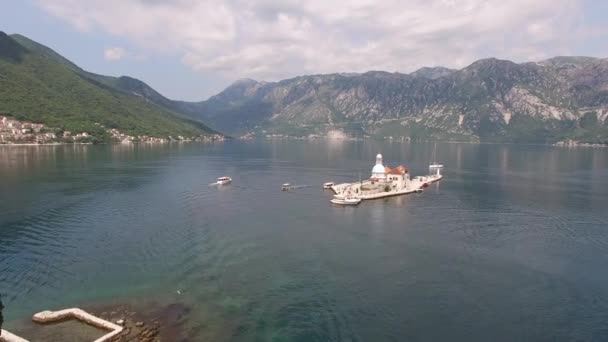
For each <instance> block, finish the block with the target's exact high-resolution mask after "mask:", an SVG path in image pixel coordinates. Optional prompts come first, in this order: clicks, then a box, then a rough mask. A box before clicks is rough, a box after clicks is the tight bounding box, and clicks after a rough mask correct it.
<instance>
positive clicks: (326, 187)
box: [323, 182, 336, 189]
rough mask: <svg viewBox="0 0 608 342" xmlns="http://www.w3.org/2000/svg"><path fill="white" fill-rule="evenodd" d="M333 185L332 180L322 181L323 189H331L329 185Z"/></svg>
mask: <svg viewBox="0 0 608 342" xmlns="http://www.w3.org/2000/svg"><path fill="white" fill-rule="evenodd" d="M334 185H336V183H334V182H325V183H323V189H331V187H332V186H334Z"/></svg>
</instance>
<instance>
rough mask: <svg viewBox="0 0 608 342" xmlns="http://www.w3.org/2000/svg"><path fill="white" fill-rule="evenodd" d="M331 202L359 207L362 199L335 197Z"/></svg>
mask: <svg viewBox="0 0 608 342" xmlns="http://www.w3.org/2000/svg"><path fill="white" fill-rule="evenodd" d="M330 202H331V203H333V204H339V205H358V204H359V203H361V199H360V198H354V197H340V196H334V198H332V200H331V201H330Z"/></svg>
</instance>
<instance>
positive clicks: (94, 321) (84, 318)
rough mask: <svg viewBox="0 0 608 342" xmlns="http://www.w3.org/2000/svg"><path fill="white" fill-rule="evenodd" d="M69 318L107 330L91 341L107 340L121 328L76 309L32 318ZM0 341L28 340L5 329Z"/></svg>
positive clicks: (39, 320)
mask: <svg viewBox="0 0 608 342" xmlns="http://www.w3.org/2000/svg"><path fill="white" fill-rule="evenodd" d="M70 319H76V320H79V321H81V322H83V323H86V324H89V325H92V326H94V327H97V328H100V329H102V330H106V331H109V332H108V333H107V334H105V335H103V336H102V337H100V338H98V339H96V340H95V341H93V342H105V341H109V340H110V339H111V338H113V337H115V336H116V335H118V334H120V333H121V332H122V330H123V327H121V326H120V325H118V324H114V323H112V322H108V321H106V320H104V319H101V318H99V317H97V316H93V315H91V314H90V313H88V312H86V311H84V310H82V309H78V308H72V309H65V310H60V311H42V312H39V313H37V314H35V315H34V317H32V320H33V321H34V322H36V323H41V324H47V323H54V322H58V321H65V320H70ZM0 342H29V341H28V340H26V339H24V338H22V337H19V336H17V335H14V334H11V333H10V332H8V331H6V330H2V335H0Z"/></svg>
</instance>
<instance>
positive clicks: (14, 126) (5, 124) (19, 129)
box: [0, 115, 224, 144]
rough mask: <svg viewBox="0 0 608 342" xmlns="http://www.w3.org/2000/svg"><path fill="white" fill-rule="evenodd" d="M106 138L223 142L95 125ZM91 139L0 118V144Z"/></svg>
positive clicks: (85, 134) (217, 137) (214, 138)
mask: <svg viewBox="0 0 608 342" xmlns="http://www.w3.org/2000/svg"><path fill="white" fill-rule="evenodd" d="M95 125H96V126H99V127H100V128H102V129H105V131H106V132H107V133H108V134H109V135H110V137H111V142H114V143H124V144H128V143H135V142H140V143H142V142H143V143H165V142H171V141H217V140H223V139H224V137H223V136H222V135H220V134H214V135H211V136H202V135H201V136H193V137H184V136H181V135H179V136H175V137H173V136H167V137H153V136H148V135H138V136H132V135H128V134H125V133H123V132H121V131H119V130H117V129H115V128H111V129H108V128H106V127H105V126H104V125H102V124H100V123H95ZM92 141H93V137H92V135H91V134H90V133H88V132H75V133H74V132H70V131H63V130H61V129H59V128H51V127H47V126H46V125H44V124H41V123H32V122H28V121H20V120H17V119H15V118H13V117H11V116H8V115H0V144H58V143H91V142H92Z"/></svg>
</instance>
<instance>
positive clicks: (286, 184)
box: [281, 183, 291, 191]
mask: <svg viewBox="0 0 608 342" xmlns="http://www.w3.org/2000/svg"><path fill="white" fill-rule="evenodd" d="M290 188H291V183H283V185H281V190H283V191H287V190H289V189H290Z"/></svg>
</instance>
